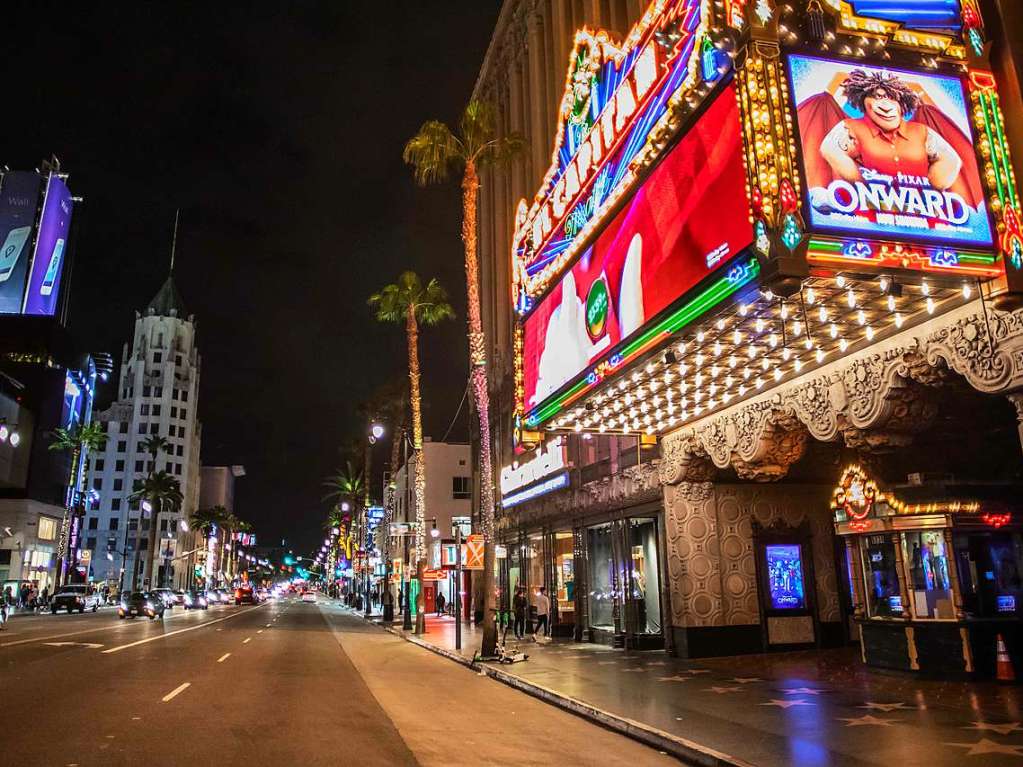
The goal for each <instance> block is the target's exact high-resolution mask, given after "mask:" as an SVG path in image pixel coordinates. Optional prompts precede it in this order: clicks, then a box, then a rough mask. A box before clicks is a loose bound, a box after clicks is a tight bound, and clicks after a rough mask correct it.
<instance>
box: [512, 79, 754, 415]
mask: <svg viewBox="0 0 1023 767" xmlns="http://www.w3.org/2000/svg"><path fill="white" fill-rule="evenodd" d="M745 184H746V174H745V171H744V169H743V165H742V139H741V136H740V126H739V109H738V106H737V104H736V98H735V90H734V87H733V86H728V87H727V88H726V89H725V90H724V91H723V92H722V93H721V94H720V95H719V96H718V97H717V98H716V100H715V101H714V103H713V104H711V106H710V107H709V108H708V109H707V112H706V113H705V114H704V115H703V116H701V117H700V119H699V121H698V122H697V123H696V125H694V126H693V127H692V128H691V129H690V130H689V132H688V133H687V134H686V135H685V137H684V138H683V139H682V140H681V141H680V142H679V144H678V146H676V147H675V148H674V149H672V150H670V151H669V152H668V154H667V156H666V157H664V159H663V160H662V161H661V163H660V164H659V165H658V166H657V167H656V168H655V169H654V170H653V172H652V173H651V174H650V175H649V177H647V179H646V180H645V181H644V182H643V185H642V186H641V187H640V188H639V189H638V190H637V191H636V193H635V194H634V195H633V197H632V199H631V200H630V201H629V202H628V204H627V205H626V206H625V207H624V208H623V209H622V210H621V211H620V212H619V213H618V214H617V215H616V216H615V217H614V219H612V221H611V223H610V224H608V226H607V228H606V229H605V230H604V231H603V232H601V234H599V235H598V237H597V240H596V242H594V244H593V246H592V247H590V248H589V249H588V250H586V251H585V252H584V253H583V254H582V256H581V257H580V258H579V260H578V261H576V262H575V264H574V265H573V266H572V267H571V268H570V269H569V270H568V271H567V272H566V273H565V274H564V275H563V276H562V277H561V280H560V281H559V282H558V283H557V284H556V285H555V287H554V288H553V289H552V290H551V291H550V292H549V293H548V294H547V295H546V296H544V298H542V299H541V300H540V301H539V303H538V304H537V306H536V308H535V309H534V310H533V311H532V313H531V314H530V315H529V316H528V317H527V318H526V320H525V327H524V338H523V342H524V348H523V379H524V381H523V383H524V385H525V392H524V394H525V404H526V407H527V408H528V409H533V408H535V407H536V406H537V405H539V404H540V403H542V402H543V401H544V400H546V399H547V398H548V397H550V396H551V395H552V394H554V393H555V392H556V391H557V390H558V389H560V388H561V387H562V386H564V385H565V384H567V383H568V382H569V381H571V380H573V379H574V378H576V376H578V375H579V374H580V373H582V372H584V371H585V370H586V369H587V368H588V367H589V366H590V365H593V364H596V363H597V362H599V361H600V360H602V359H606V358H607V357H608V356H609V355H610V354H611V353H613V350H614V349H615V348H616V347H617V346H618V345H619V344H620V343H621V342H623V341H626V340H627V339H629V338H631V337H634V336H635V335H636V334H637V333H639V332H640V331H641V330H642V329H643V328H644V327H646V326H647V325H648V324H649V323H650V322H651V321H653V319H654V318H655V317H656V316H657V315H658V314H660V313H661V312H662V311H664V310H665V309H668V308H669V307H670V306H672V305H673V304H674V303H675V302H676V301H678V299H680V298H682V296H684V295H685V294H686V292H687V291H689V290H690V289H691V288H693V287H694V286H696V285H697V284H698V283H699V282H700V281H701V280H703V279H704V278H705V277H707V276H708V275H710V274H711V273H712V272H714V271H715V270H716V269H717V268H718V267H720V266H721V265H722V264H724V263H725V262H726V261H727V260H728V259H729V258H731V257H732V256H734V255H736V254H737V253H738V252H739V251H741V250H742V249H743V248H745V247H747V246H748V245H749V244H750V242H752V240H753V231H752V226H751V225H750V222H749V208H748V206H747V204H746V193H745V191H744V190H745Z"/></svg>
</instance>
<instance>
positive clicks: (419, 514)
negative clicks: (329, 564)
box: [369, 272, 455, 634]
mask: <svg viewBox="0 0 1023 767" xmlns="http://www.w3.org/2000/svg"><path fill="white" fill-rule="evenodd" d="M369 305H370V306H372V307H375V308H376V316H377V319H378V320H379V321H380V322H396V323H401V322H404V323H405V332H406V334H407V335H408V378H409V393H410V401H411V404H412V449H413V451H414V453H415V458H416V470H415V492H416V553H415V556H416V577H417V578H418V580H419V597H418V599H417V600H416V633H420V634H421V633H422V632H423V629H424V628H425V626H426V618H425V615H424V608H425V598H424V596H423V588H422V584H423V571H424V570H425V569H426V539H425V532H426V531H425V527H426V459H425V456H424V455H423V408H422V397H421V394H420V391H419V327H420V325H425V326H430V325H436V324H438V323H440V322H443V321H444V320H447V319H453V318H454V316H455V310H454V309H452V308H451V304H449V303H448V295H447V293H446V292H445V290H444V288H442V287H441V285H440V283H439V282H437V280H436V279H431V280H430V281H429V282H428V283H426V285H423V282H422V280H420V279H419V275H417V274H416V273H415V272H402V273H401V274H400V275H399V276H398V281H397V282H395V283H392V284H390V285H386V286H385V287H384V288H383V289H382V290H381V291H380V292H379V293H374V294H373V295H372V296H370V297H369Z"/></svg>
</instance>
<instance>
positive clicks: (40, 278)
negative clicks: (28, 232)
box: [25, 174, 72, 315]
mask: <svg viewBox="0 0 1023 767" xmlns="http://www.w3.org/2000/svg"><path fill="white" fill-rule="evenodd" d="M71 207H72V201H71V190H70V189H68V188H67V184H65V183H64V180H63V179H61V178H60V177H59V176H57V175H55V174H50V179H49V183H48V184H47V186H46V201H45V202H44V203H43V215H42V218H41V219H40V220H39V237H38V238H37V240H36V252H35V259H34V260H33V261H32V273H31V276H30V277H29V280H28V293H27V294H26V296H25V314H44V315H52V314H53V313H54V312H55V311H56V309H57V297H58V296H59V294H60V276H61V273H62V272H63V267H64V254H65V251H66V248H67V238H68V232H69V231H70V229H71Z"/></svg>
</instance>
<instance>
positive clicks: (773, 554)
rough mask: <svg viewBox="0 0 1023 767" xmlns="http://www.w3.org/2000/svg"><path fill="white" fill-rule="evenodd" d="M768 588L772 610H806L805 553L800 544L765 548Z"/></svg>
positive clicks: (776, 545)
mask: <svg viewBox="0 0 1023 767" xmlns="http://www.w3.org/2000/svg"><path fill="white" fill-rule="evenodd" d="M764 553H765V556H766V558H767V588H768V592H769V594H768V596H769V597H770V604H771V609H772V610H805V609H806V591H805V589H804V588H803V552H802V547H801V546H799V545H798V544H795V545H791V544H786V545H779V544H772V545H769V546H766V547H765V552H764Z"/></svg>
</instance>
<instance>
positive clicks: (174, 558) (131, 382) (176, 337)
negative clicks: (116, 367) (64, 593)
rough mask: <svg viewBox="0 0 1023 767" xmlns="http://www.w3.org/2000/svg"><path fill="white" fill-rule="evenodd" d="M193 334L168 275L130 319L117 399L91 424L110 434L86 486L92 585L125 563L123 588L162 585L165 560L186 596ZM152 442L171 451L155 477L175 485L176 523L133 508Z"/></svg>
mask: <svg viewBox="0 0 1023 767" xmlns="http://www.w3.org/2000/svg"><path fill="white" fill-rule="evenodd" d="M195 331H196V328H195V320H194V318H193V317H192V316H191V315H189V314H187V312H186V311H185V308H184V302H183V301H182V299H181V295H180V293H179V292H178V289H177V287H176V286H175V284H174V279H173V276H169V277H168V278H167V280H166V281H165V282H164V284H163V286H162V287H161V288H160V290H159V291H158V292H157V294H156V295H155V296H154V297H153V300H152V301H150V302H149V305H148V306H147V307H146V310H145V312H144V313H142V314H139V313H136V315H135V330H134V333H133V335H132V340H131V343H130V344H125V346H124V354H123V356H122V359H121V369H120V382H119V386H118V393H119V396H118V398H117V400H115V401H114V402H113V403H112V404H111V405H110V407H109V408H107V409H106V410H104V411H102V412H100V413H97V415H96V420H98V421H99V422H100V423H101V424H103V425H104V426H105V428H106V432H107V444H106V448H105V449H104V450H103V451H100V452H97V453H95V454H94V455H93V456H92V459H91V465H90V470H89V487H90V488H91V489H92V490H94V491H95V493H96V495H97V496H98V497H97V498H96V500H94V501H93V503H92V505H91V506H90V508H89V516H88V520H87V526H86V531H85V535H86V547H87V548H90V549H92V550H93V551H94V552H95V553H94V555H93V558H92V560H93V567H92V569H93V577H94V578H95V580H96V581H108V582H109V583H110V584H111V586H112V587H113V588H116V586H117V584H118V582H119V579H120V570H121V567H122V561H123V562H124V565H123V566H124V568H125V570H124V572H125V580H124V584H125V588H129V587H130V586H131V584H132V583H134V584H135V585H136V586H138V587H140V588H141V587H142V586H143V585H147V586H152V587H154V588H155V587H157V586H159V585H161V583H163V582H164V581H163V580H162V570H163V568H164V567H166V564H165V561H166V560H168V559H169V560H170V561H171V565H170V567H171V569H172V574H171V575H172V578H171V581H172V586H173V587H174V588H183V587H184V586H185V585H186V583H187V582H188V580H187V579H188V577H189V574H190V573H191V572H192V570H193V567H192V566H191V564H190V563H191V562H192V561H193V560H194V554H192V553H190V552H192V550H194V549H195V548H196V546H197V543H196V541H197V538H198V537H197V535H196V534H195V532H194V531H191V530H188V531H185V530H182V526H181V520H182V519H184V520H187V519H188V518H189V517H190V516H191V514H192V513H193V512H194V511H195V510H196V509H197V508H198V504H199V479H200V471H199V446H200V442H201V436H202V432H201V429H202V427H201V425H200V423H199V419H198V405H199V402H198V393H199V373H200V366H201V357H200V355H199V350H198V347H197V345H196V338H195ZM150 436H159V437H163V438H164V439H166V440H167V441H168V442H169V443H170V452H169V453H163V452H161V453H160V454H159V455H158V456H157V458H156V467H155V469H154V470H155V471H166V472H167V473H168V474H170V475H171V476H173V477H174V478H175V479H177V480H178V482H179V483H180V486H181V493H182V495H183V496H184V501H183V503H182V506H181V509H180V510H179V511H178V512H177V513H174V514H171V513H167V512H159V510H156V511H154V512H152V513H151V514H147V513H144V512H143V511H142V509H141V508H140V505H139V503H138V501H133V500H131V499H130V496H131V494H132V491H133V488H134V483H135V481H136V480H139V479H142V478H144V477H145V476H146V473H147V472H148V471H149V463H150V462H151V460H152V459H151V457H150V455H149V454H148V453H147V452H146V451H145V448H143V447H142V443H143V442H144V441H145V440H146V439H147V438H148V437H150ZM200 540H201V539H200ZM108 553H109V554H110V556H109V557H108V556H107V554H108Z"/></svg>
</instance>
